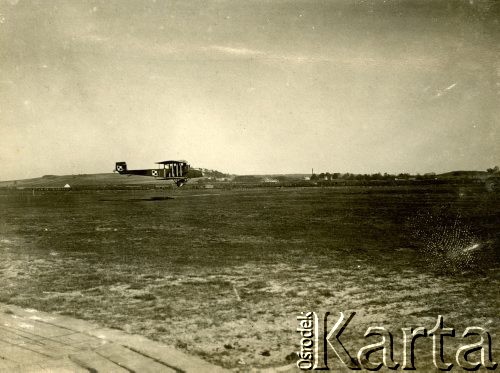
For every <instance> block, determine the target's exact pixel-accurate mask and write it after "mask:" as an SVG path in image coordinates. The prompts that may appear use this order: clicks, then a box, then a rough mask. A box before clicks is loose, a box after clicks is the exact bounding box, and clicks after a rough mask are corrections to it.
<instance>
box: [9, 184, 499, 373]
mask: <svg viewBox="0 0 500 373" xmlns="http://www.w3.org/2000/svg"><path fill="white" fill-rule="evenodd" d="M37 193H38V194H35V195H32V193H31V191H23V192H20V191H4V192H0V211H1V216H0V258H1V262H0V278H1V280H2V284H3V286H2V288H1V289H0V301H2V302H6V303H12V304H17V305H21V306H25V307H30V308H36V309H40V310H44V311H54V312H60V313H64V314H68V315H72V316H75V317H79V318H83V319H88V320H93V321H96V322H98V323H101V324H103V325H105V326H110V327H114V328H119V329H123V330H125V331H128V332H132V333H138V334H142V335H145V336H148V337H150V338H153V339H156V340H159V341H163V342H165V343H168V344H171V345H175V346H177V347H178V348H180V349H182V350H185V351H187V352H188V353H191V354H196V355H198V356H202V357H203V358H205V359H207V360H209V361H212V362H215V363H217V364H221V365H223V366H226V367H231V368H237V367H238V368H240V369H243V370H245V369H246V368H247V367H251V366H281V365H286V364H290V363H292V362H293V361H295V360H296V357H294V356H293V355H291V354H292V353H293V352H294V351H297V349H298V344H299V340H300V338H299V334H298V333H296V332H295V331H294V330H295V328H296V327H297V322H296V319H295V318H296V316H297V315H298V314H299V313H300V312H301V311H316V312H322V311H330V312H332V313H333V314H334V316H333V319H336V316H335V314H337V313H338V312H340V311H344V312H348V311H356V312H357V316H356V318H355V319H354V321H353V323H352V328H351V330H350V331H349V332H348V333H347V332H346V334H345V335H346V337H345V340H346V345H348V346H350V345H352V346H357V348H358V349H359V347H361V346H363V345H366V344H368V343H367V342H366V341H365V340H364V339H363V337H362V335H363V332H364V331H365V330H366V328H367V327H368V326H375V325H385V326H386V327H387V328H388V329H390V330H391V331H394V334H395V338H396V339H397V338H399V337H400V334H401V333H400V332H399V333H398V330H399V329H398V328H401V327H404V326H426V327H428V328H429V329H431V328H432V327H433V326H434V325H435V323H436V317H437V315H438V314H442V315H443V316H444V317H445V324H446V325H448V326H453V327H455V328H456V329H457V334H458V335H461V333H462V332H463V330H464V328H465V327H466V326H483V327H485V328H487V329H488V330H489V331H490V332H491V333H492V336H493V344H494V348H495V350H494V352H495V353H496V359H497V360H499V359H500V357H499V356H498V348H497V346H499V345H500V340H499V339H498V338H500V335H499V334H498V329H497V328H498V321H499V314H498V309H499V302H500V297H499V293H498V289H499V288H500V287H499V283H500V281H499V280H500V277H499V274H498V273H499V272H498V267H499V265H498V264H499V257H498V256H499V254H498V252H499V250H498V242H499V239H500V236H499V233H498V231H499V229H498V228H499V225H500V203H499V202H500V198H499V196H498V194H494V193H487V192H484V191H483V190H479V189H478V190H473V189H466V188H457V187H453V188H452V187H443V186H439V187H425V188H422V187H420V188H416V187H411V186H408V187H380V188H375V187H373V188H368V187H351V188H304V189H298V188H297V189H296V188H281V189H280V188H263V189H252V190H231V191H227V190H210V191H197V190H183V189H177V190H173V191H163V192H160V191H157V192H154V191H126V192H120V191H94V192H88V193H86V192H78V193H77V192H71V191H70V192H58V193H55V192H37ZM162 193H163V194H162ZM162 196H163V197H166V196H168V197H172V199H167V198H158V197H162ZM151 197H157V198H153V199H151ZM474 244H481V246H480V247H479V249H477V250H476V249H474V250H472V251H470V252H469V251H467V254H464V253H465V251H463V249H465V248H467V247H468V246H470V245H474ZM399 342H400V339H399ZM453 343H455V342H450V345H453ZM495 343H496V345H495ZM429 346H430V344H428V343H427V341H424V342H422V343H421V344H420V345H417V350H419V351H420V352H419V354H420V355H419V354H417V366H419V361H421V363H420V364H421V365H420V366H422V367H424V366H426V367H428V364H430V363H431V359H430V358H429V355H430V347H429ZM398 349H399V351H398ZM400 351H401V347H400V346H399V347H398V346H397V347H396V353H395V354H396V359H398V358H400ZM453 351H454V350H453V349H451V350H449V351H447V354H449V356H453ZM333 366H335V364H333ZM425 369H427V368H425Z"/></svg>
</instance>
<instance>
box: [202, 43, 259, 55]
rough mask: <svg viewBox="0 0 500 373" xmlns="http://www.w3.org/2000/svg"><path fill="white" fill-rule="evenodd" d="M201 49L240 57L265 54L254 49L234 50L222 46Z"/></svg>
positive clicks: (233, 48)
mask: <svg viewBox="0 0 500 373" xmlns="http://www.w3.org/2000/svg"><path fill="white" fill-rule="evenodd" d="M202 49H203V50H208V51H216V52H220V53H223V54H226V55H230V56H242V57H252V56H260V55H264V54H265V53H264V52H262V51H259V50H255V49H249V48H241V47H239V48H235V47H229V46H223V45H211V46H209V47H208V48H207V47H205V48H202Z"/></svg>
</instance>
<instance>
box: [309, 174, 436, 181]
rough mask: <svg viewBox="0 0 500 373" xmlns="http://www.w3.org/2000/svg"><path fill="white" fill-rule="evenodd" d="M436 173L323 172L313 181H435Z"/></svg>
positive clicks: (313, 175) (313, 176)
mask: <svg viewBox="0 0 500 373" xmlns="http://www.w3.org/2000/svg"><path fill="white" fill-rule="evenodd" d="M435 176H436V175H435V174H434V173H428V174H425V175H420V174H417V175H411V174H409V173H400V174H388V173H387V172H385V173H384V174H381V173H380V172H377V173H375V174H352V173H349V172H347V173H343V174H342V173H339V172H335V173H330V172H322V173H320V174H318V175H317V174H312V176H311V180H313V181H319V180H396V179H402V180H409V179H415V180H428V179H434V178H435Z"/></svg>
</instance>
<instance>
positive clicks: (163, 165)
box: [115, 161, 203, 187]
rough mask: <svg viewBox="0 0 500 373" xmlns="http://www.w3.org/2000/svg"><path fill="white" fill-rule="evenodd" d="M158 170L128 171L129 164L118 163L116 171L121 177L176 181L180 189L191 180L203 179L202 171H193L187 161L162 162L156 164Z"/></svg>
mask: <svg viewBox="0 0 500 373" xmlns="http://www.w3.org/2000/svg"><path fill="white" fill-rule="evenodd" d="M156 164H157V165H158V168H147V169H142V170H129V169H127V162H116V163H115V171H116V172H118V173H119V174H120V175H138V176H150V177H154V178H157V179H162V180H174V181H175V183H176V184H177V186H178V187H181V186H183V185H184V183H187V181H188V180H189V179H190V178H194V177H202V176H203V173H202V172H201V171H200V170H196V169H192V168H191V166H190V165H189V163H187V162H186V161H161V162H156Z"/></svg>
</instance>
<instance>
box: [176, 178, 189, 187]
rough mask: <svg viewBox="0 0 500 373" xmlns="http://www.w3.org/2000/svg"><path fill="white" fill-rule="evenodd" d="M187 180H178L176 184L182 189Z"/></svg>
mask: <svg viewBox="0 0 500 373" xmlns="http://www.w3.org/2000/svg"><path fill="white" fill-rule="evenodd" d="M186 181H187V180H185V179H180V180H177V181H176V182H175V183H176V184H177V186H178V187H181V186H183V185H184V183H185V182H186Z"/></svg>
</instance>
